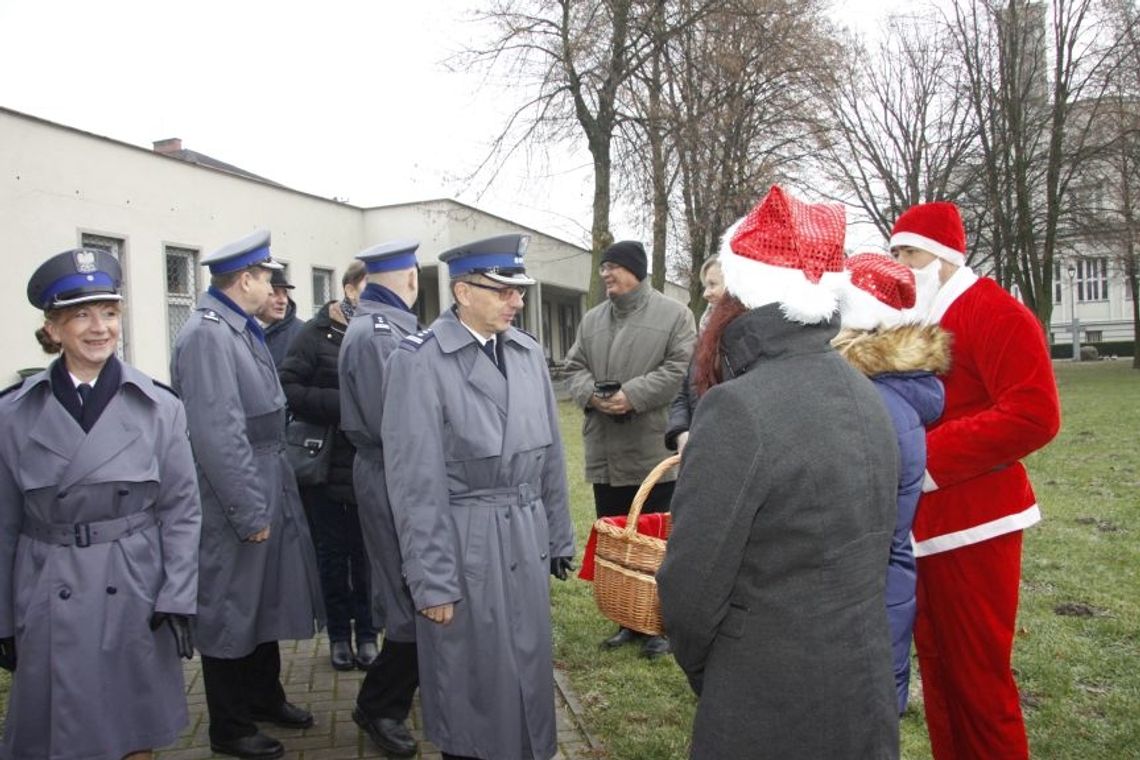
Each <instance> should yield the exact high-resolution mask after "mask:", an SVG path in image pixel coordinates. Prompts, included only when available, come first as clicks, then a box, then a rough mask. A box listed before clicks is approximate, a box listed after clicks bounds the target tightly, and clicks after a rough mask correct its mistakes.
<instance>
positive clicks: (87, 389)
mask: <svg viewBox="0 0 1140 760" xmlns="http://www.w3.org/2000/svg"><path fill="white" fill-rule="evenodd" d="M75 390H76V392H77V393H78V394H79V403H81V404H83V406H87V400H88V399H89V398H91V390H92V389H91V386H90V385H88V384H87V383H80V384H79V385H77V386H75Z"/></svg>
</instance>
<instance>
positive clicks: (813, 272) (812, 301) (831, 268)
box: [720, 185, 846, 324]
mask: <svg viewBox="0 0 1140 760" xmlns="http://www.w3.org/2000/svg"><path fill="white" fill-rule="evenodd" d="M845 232H846V225H845V221H844V213H843V206H841V205H839V204H832V203H805V202H804V201H801V200H799V199H798V198H794V197H792V196H791V195H789V194H788V193H787V192H786V191H784V189H783V188H781V187H780V186H778V185H773V186H772V189H771V190H769V191H768V194H767V195H765V196H764V198H763V199H762V200H761V201H760V202H759V203H758V204H756V207H755V208H754V209H752V211H750V212H749V213H748V215H747V216H745V217H744V218H743V219H741V220H739V221H738V222H736V224H734V225H732V226H731V227H729V228H728V231H727V232H726V233H725V235H724V239H723V240H722V241H721V249H720V263H721V272H722V273H723V274H724V287H725V290H727V291H728V292H729V293H731V294H732V295H734V296H736V297H737V298H738V299H739V300H740V302H741V303H743V304H744V305H745V306H747V307H748V308H750V309H755V308H759V307H760V306H766V305H767V304H770V303H778V304H780V309H781V311H782V312H783V314H784V317H785V318H787V319H789V320H791V321H793V322H801V323H803V324H815V323H817V322H823V321H825V320H827V319H829V318H830V317H831V315H832V314H834V313H835V311H836V309H837V308H838V306H839V291H840V289H841V288H842V285H843V281H844V275H843V238H844V235H845Z"/></svg>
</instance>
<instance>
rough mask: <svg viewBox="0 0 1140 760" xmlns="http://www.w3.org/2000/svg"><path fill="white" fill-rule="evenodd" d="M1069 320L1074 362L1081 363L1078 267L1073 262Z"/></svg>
mask: <svg viewBox="0 0 1140 760" xmlns="http://www.w3.org/2000/svg"><path fill="white" fill-rule="evenodd" d="M1067 271H1068V273H1069V319H1070V321H1071V323H1072V324H1071V325H1070V328H1069V329H1070V330H1071V331H1072V333H1073V361H1075V362H1079V361H1080V360H1081V323H1080V321H1079V320H1078V319H1077V297H1076V292H1077V267H1076V265H1075V264H1073V263H1072V262H1069V267H1068V270H1067Z"/></svg>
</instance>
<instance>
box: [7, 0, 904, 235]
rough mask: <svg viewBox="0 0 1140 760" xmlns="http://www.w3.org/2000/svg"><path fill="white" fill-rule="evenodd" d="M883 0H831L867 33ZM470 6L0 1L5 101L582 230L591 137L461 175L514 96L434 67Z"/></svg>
mask: <svg viewBox="0 0 1140 760" xmlns="http://www.w3.org/2000/svg"><path fill="white" fill-rule="evenodd" d="M887 4H897V3H893V2H890V3H882V2H875V1H874V0H859V2H840V3H838V4H837V6H838V8H837V10H836V14H837V17H838V18H839V19H840V20H842V21H843V22H844V23H848V24H854V25H857V26H861V27H862V28H863V29H864V30H868V31H872V30H873V28H874V20H875V19H876V18H877V17H879V16H880V15H881V14H882V10H881V9H882V8H883V6H884V5H887ZM480 5H481V4H480V3H477V2H472V1H471V0H419V2H397V1H396V0H322V1H321V2H319V3H317V2H305V3H288V2H280V0H277V1H271V0H195V2H182V3H174V2H167V1H166V0H145V1H144V0H0V71H3V72H4V74H3V75H2V76H0V106H4V107H7V108H11V109H14V110H16V111H22V112H24V113H28V114H31V115H33V116H38V117H41V118H44V119H48V120H50V121H55V122H59V123H62V124H66V125H68V126H72V127H77V128H79V129H83V130H86V131H89V132H94V133H96V134H99V135H104V136H106V137H110V138H113V139H116V140H121V141H123V142H127V143H131V144H134V145H139V146H143V147H147V148H149V147H150V146H151V143H152V142H153V141H154V140H159V139H163V138H169V137H179V138H181V139H182V142H183V147H184V148H189V149H191V150H196V151H199V152H201V153H206V154H208V155H210V156H213V157H214V158H217V159H219V160H222V161H226V162H229V163H232V164H235V165H237V166H240V167H242V168H243V169H246V170H248V171H251V172H253V173H255V174H259V175H261V176H264V177H268V178H269V179H272V180H274V181H276V182H280V183H282V184H284V185H287V186H290V187H293V188H296V189H298V190H303V191H305V192H309V193H313V194H316V195H322V196H326V197H338V198H342V199H346V200H348V202H350V203H353V204H355V205H360V206H372V205H381V204H385V203H400V202H406V201H414V200H423V199H428V198H436V197H453V198H457V199H459V200H461V201H464V202H467V203H471V204H474V205H478V206H479V207H481V208H484V209H486V210H487V211H490V212H492V213H496V214H499V215H501V216H505V217H508V218H511V219H515V220H518V221H520V222H523V223H525V224H528V225H530V226H533V227H536V228H538V229H540V230H543V231H548V232H551V233H553V234H556V235H559V236H561V237H565V238H568V239H570V240H573V241H575V242H580V243H582V242H587V241H588V238H589V225H590V201H591V196H592V173H591V171H590V166H589V156H588V154H587V153H586V151H585V148H584V145H568V146H551V148H550V157H549V160H548V161H542V162H537V163H536V162H531V163H529V164H526V163H525V162H523V161H521V160H520V161H518V162H516V163H515V165H513V166H512V167H510V168H509V169H508V170H507V171H505V172H503V173H502V174H500V176H499V177H498V179H497V180H496V181H495V183H494V184H493V185H492V186H491V187H490V188H489V189H486V191H485V192H484V184H485V183H482V182H474V183H472V182H468V181H466V177H467V176H468V175H469V174H470V173H471V172H472V171H473V169H474V168H475V167H476V166H477V165H478V163H479V162H480V161H481V160H482V159H483V158H484V156H485V155H486V153H487V148H488V145H489V143H490V141H491V139H492V138H493V137H494V136H495V135H496V134H497V133H498V131H499V130H500V128H501V127H502V123H503V120H504V119H505V117H506V115H507V114H509V113H510V111H511V108H510V105H511V94H510V93H507V94H504V93H502V92H499V91H496V90H494V89H491V88H489V87H487V86H484V85H483V84H482V82H481V80H480V78H479V77H478V76H477V75H476V74H475V73H471V72H463V71H459V72H455V71H449V70H448V68H447V67H446V66H445V65H443V64H444V62H445V61H446V60H448V59H449V58H451V57H452V56H453V55H454V54H455V53H456V52H457V51H459V50H460V49H462V48H463V46H464V44H465V43H467V42H470V41H473V40H475V39H479V38H481V37H482V36H483V35H484V34H485V30H484V29H483V28H482V27H480V26H479V25H478V24H476V23H474V22H473V21H472V9H473V8H477V7H480ZM0 150H4V146H2V145H0ZM539 164H541V165H539ZM632 224H633V223H631V222H628V221H622V220H621V219H618V220H615V229H614V233H615V236H616V237H618V238H619V239H620V238H623V237H642V238H645V237H648V231H647V230H640V229H636V228H633V227H632ZM623 225H625V226H627V227H630V228H628V229H622V228H621V227H622V226H623ZM864 234H865V233H864ZM848 242H849V245H850V244H853V243H859V242H866V241H863V240H859V241H856V240H849V241H848Z"/></svg>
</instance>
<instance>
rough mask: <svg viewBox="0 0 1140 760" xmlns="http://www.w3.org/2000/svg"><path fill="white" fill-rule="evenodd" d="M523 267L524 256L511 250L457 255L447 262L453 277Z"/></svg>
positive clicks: (448, 270) (448, 271) (449, 272)
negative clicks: (507, 251)
mask: <svg viewBox="0 0 1140 760" xmlns="http://www.w3.org/2000/svg"><path fill="white" fill-rule="evenodd" d="M522 268H523V260H522V256H520V255H519V254H518V253H517V252H516V251H511V252H510V253H483V254H478V255H475V256H456V257H455V258H454V259H452V260H451V261H449V262H447V273H448V274H449V275H450V276H452V277H458V276H459V275H463V274H471V273H472V272H486V271H489V270H495V269H502V270H511V269H516V270H521V269H522Z"/></svg>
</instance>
